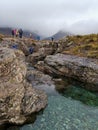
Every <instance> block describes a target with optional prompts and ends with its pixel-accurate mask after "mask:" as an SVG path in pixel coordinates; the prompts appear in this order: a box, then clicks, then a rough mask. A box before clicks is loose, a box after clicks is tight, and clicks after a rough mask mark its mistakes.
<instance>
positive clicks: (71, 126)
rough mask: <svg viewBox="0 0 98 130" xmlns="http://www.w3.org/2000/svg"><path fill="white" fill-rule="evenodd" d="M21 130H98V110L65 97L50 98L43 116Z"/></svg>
mask: <svg viewBox="0 0 98 130" xmlns="http://www.w3.org/2000/svg"><path fill="white" fill-rule="evenodd" d="M20 130H98V108H97V107H89V106H87V105H84V104H83V103H81V102H79V101H75V100H73V99H70V98H65V97H63V96H50V97H49V98H48V106H47V108H46V109H45V110H44V112H43V114H41V115H39V116H38V117H37V120H36V121H35V122H34V124H28V125H24V126H23V127H20Z"/></svg>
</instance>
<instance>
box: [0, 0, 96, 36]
mask: <svg viewBox="0 0 98 130" xmlns="http://www.w3.org/2000/svg"><path fill="white" fill-rule="evenodd" d="M97 5H98V1H97V0H82V1H79V0H54V1H53V0H3V1H1V2H0V20H1V21H0V26H11V27H14V26H15V27H19V28H20V27H22V28H23V29H30V30H32V31H35V30H36V31H38V32H39V33H41V34H44V35H52V34H53V33H55V32H57V31H58V30H61V29H64V30H66V29H67V31H68V30H69V31H71V32H73V33H74V32H75V33H79V34H83V33H93V32H98V31H97V27H98V26H97V25H98V7H97Z"/></svg>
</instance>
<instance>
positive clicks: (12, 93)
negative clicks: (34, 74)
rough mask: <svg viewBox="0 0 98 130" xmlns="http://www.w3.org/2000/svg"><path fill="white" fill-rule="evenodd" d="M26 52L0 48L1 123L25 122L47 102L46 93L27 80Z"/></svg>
mask: <svg viewBox="0 0 98 130" xmlns="http://www.w3.org/2000/svg"><path fill="white" fill-rule="evenodd" d="M26 72H27V69H26V65H25V57H24V54H23V53H22V52H21V51H19V50H14V49H8V48H0V125H2V124H5V123H12V124H23V123H25V122H26V121H27V120H28V119H29V116H30V115H31V114H32V113H35V112H38V111H39V110H41V109H43V108H44V107H45V106H46V104H47V96H46V94H45V93H44V92H43V91H41V90H37V89H35V88H32V85H31V84H29V83H28V82H27V81H26V78H25V76H26Z"/></svg>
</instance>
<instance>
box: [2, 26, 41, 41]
mask: <svg viewBox="0 0 98 130" xmlns="http://www.w3.org/2000/svg"><path fill="white" fill-rule="evenodd" d="M11 31H12V28H10V27H0V34H4V35H11ZM30 33H31V34H32V38H33V39H37V37H38V36H39V35H38V34H36V33H34V32H31V31H28V30H23V36H25V37H30Z"/></svg>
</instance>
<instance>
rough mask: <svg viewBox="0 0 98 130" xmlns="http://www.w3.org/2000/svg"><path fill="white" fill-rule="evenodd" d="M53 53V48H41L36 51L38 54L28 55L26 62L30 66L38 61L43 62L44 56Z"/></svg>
mask: <svg viewBox="0 0 98 130" xmlns="http://www.w3.org/2000/svg"><path fill="white" fill-rule="evenodd" d="M54 52H55V51H54V48H51V47H50V48H47V47H42V48H40V49H39V50H38V52H35V53H33V54H31V55H29V56H28V57H27V61H28V62H30V63H32V65H35V64H36V63H37V62H38V61H40V60H44V58H45V57H46V56H48V55H51V54H53V53H54Z"/></svg>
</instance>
